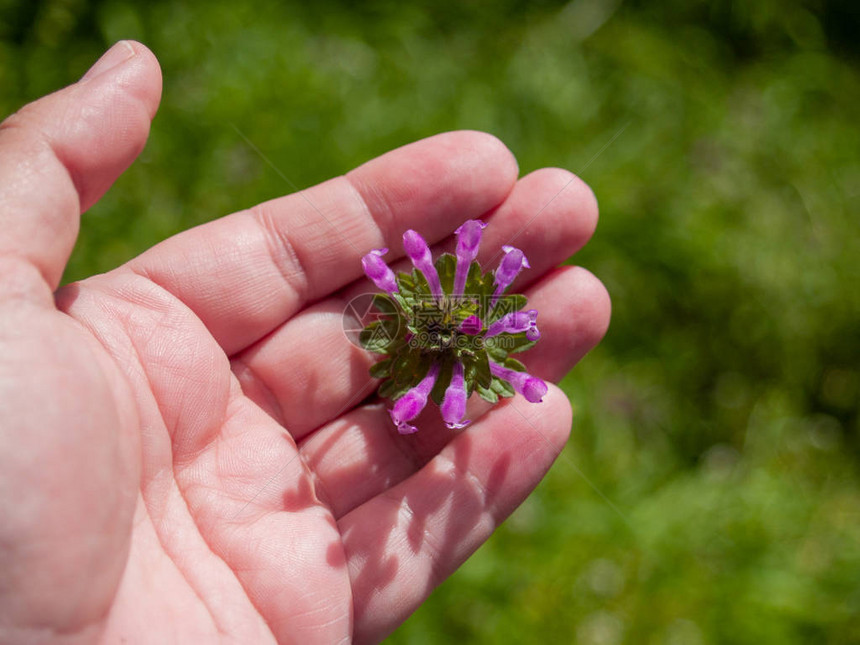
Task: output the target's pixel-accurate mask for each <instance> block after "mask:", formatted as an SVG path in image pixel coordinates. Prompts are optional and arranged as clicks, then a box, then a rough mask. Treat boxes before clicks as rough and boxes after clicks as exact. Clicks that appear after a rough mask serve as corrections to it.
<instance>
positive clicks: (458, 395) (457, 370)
mask: <svg viewBox="0 0 860 645" xmlns="http://www.w3.org/2000/svg"><path fill="white" fill-rule="evenodd" d="M439 409H440V411H441V412H442V418H443V419H444V420H445V425H447V426H448V427H449V428H452V429H453V428H464V427H466V426H467V425H469V423H470V422H469V421H468V420H467V421H463V415H464V414H466V381H465V379H464V378H463V364H462V363H461V362H459V361H457V362H456V363H454V371H453V373H452V374H451V384H450V385H449V386H448V389H446V390H445V396H444V398H443V399H442V405H441V406H440V408H439Z"/></svg>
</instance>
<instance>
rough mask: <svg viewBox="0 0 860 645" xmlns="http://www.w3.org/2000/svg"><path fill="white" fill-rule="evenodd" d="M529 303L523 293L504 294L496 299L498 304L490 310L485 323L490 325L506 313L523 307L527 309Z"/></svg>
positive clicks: (520, 309)
mask: <svg viewBox="0 0 860 645" xmlns="http://www.w3.org/2000/svg"><path fill="white" fill-rule="evenodd" d="M528 303H529V301H528V298H526V297H525V296H524V295H523V294H521V293H515V294H513V295H502V296H501V297H500V298H499V299H498V300H497V301H496V304H495V306H494V307H493V310H492V311H491V312H490V315H489V317H488V318H487V320H486V322H485V324H486V325H487V326H488V327H489V326H490V325H491V324H492V323H494V322H496V321H497V320H499V319H500V318H501V317H502V316H505V315H506V314H510V313H513V312H515V311H522V310H523V309H525V307H526V305H527V304H528Z"/></svg>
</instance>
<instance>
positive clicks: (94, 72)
mask: <svg viewBox="0 0 860 645" xmlns="http://www.w3.org/2000/svg"><path fill="white" fill-rule="evenodd" d="M134 54H135V52H134V47H132V46H131V43H130V42H128V41H127V40H120V41H119V42H118V43H116V44H115V45H114V46H113V47H111V48H110V49H108V50H107V51H106V52H105V53H104V54H102V57H101V58H99V59H98V60H97V61H96V63H95V65H93V66H92V67H90V68H89V70H87V73H86V74H84V75H83V76H82V77H81V80H82V81H86V80H88V79H91V78H93V77H95V76H98V75H99V74H103V73H105V72H106V71H108V70H110V69H113V68H114V67H116V66H117V65H119V64H121V63H124V62H125V61H127V60H128V59H129V58H131V57H132V56H134Z"/></svg>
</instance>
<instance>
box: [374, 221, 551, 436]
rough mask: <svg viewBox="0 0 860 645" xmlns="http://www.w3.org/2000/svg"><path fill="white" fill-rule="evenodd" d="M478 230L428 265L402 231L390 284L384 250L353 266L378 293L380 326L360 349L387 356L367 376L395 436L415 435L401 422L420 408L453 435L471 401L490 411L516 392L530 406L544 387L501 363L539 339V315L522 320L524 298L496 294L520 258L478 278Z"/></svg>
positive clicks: (415, 237) (510, 254)
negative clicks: (407, 266) (431, 405)
mask: <svg viewBox="0 0 860 645" xmlns="http://www.w3.org/2000/svg"><path fill="white" fill-rule="evenodd" d="M485 226H486V224H484V223H483V222H481V221H479V220H469V221H468V222H465V223H464V224H463V225H462V226H460V228H458V229H457V231H456V235H457V252H456V255H452V254H450V253H445V254H443V255H441V256H439V257H438V258H437V259H436V261H435V262H434V261H433V256H432V254H431V253H430V249H429V247H428V246H427V242H426V241H425V240H424V238H423V237H421V236H420V235H419V234H418V233H416V232H415V231H412V230H409V231H406V233H404V235H403V248H404V250H405V251H406V255H407V256H408V257H409V259H410V260H411V261H412V265H413V266H414V269H413V270H412V271H411V272H410V273H400V274H399V275H395V274H394V272H393V271H392V270H391V268H390V267H389V266H388V265H387V264H386V262H385V260H383V259H382V256H383V255H385V254H386V253H387V252H388V249H375V250H373V251H371V252H370V253H368V254H367V255H365V256H364V257H363V258H362V261H361V262H362V266H363V267H364V272H365V273H366V274H367V276H368V277H369V278H370V279H371V280H372V281H373V283H374V284H375V285H376V286H377V287H379V288H380V289H381V290H382V291H384V292H385V293H384V294H377V295H376V296H375V297H374V301H373V302H374V305H375V307H376V309H377V310H378V311H379V312H380V316H379V318H378V319H376V320H374V321H373V322H371V323H370V324H369V325H368V326H367V327H365V328H364V329H363V330H362V332H361V336H360V340H361V344H362V346H363V347H364V348H365V349H368V350H371V351H374V352H377V353H380V354H385V355H387V358H385V359H383V360H382V361H380V362H378V363H376V364H375V365H373V367H371V369H370V374H371V376H374V377H376V378H381V379H384V381H383V382H382V384H381V385H380V387H379V394H380V396H383V397H385V398H389V399H392V400H393V401H394V407H393V408H392V409H391V410H390V411H389V412H390V414H391V419H392V420H393V421H394V424H395V425H396V426H397V429H398V431H399V432H400V433H401V434H411V433H413V432H415V431H416V430H417V428H415V426H413V425H411V424H410V423H409V422H410V421H412V420H413V419H414V418H415V417H417V416H418V415H419V414H420V413H421V411H422V410H423V409H424V407H425V406H426V405H427V399H428V398H429V399H432V400H433V401H434V402H435V403H436V404H437V405H438V406H439V408H440V411H441V413H442V418H443V419H444V420H445V423H446V424H447V425H448V427H449V428H462V427H464V426H465V425H467V424H468V423H469V421H468V420H464V419H463V417H464V415H465V414H466V401H467V399H468V398H469V397H470V396H471V395H472V393H473V392H477V393H478V394H479V395H480V396H481V397H482V398H484V399H486V400H487V401H489V402H491V403H496V402H498V400H499V397H500V396H501V397H510V396H513V395H514V393H515V392H519V393H520V394H522V395H523V396H524V397H525V398H526V399H527V400H528V401H531V402H533V403H538V402H540V401H541V400H542V399H543V396H544V395H545V394H546V391H547V386H546V383H544V382H543V381H542V380H540V379H539V378H536V377H534V376H531V375H530V374H528V373H527V372H526V371H525V367H524V366H523V364H522V363H520V362H519V361H517V360H516V359H513V358H510V356H509V355H510V354H513V353H515V352H521V351H524V350H526V349H528V348H529V347H531V346H532V345H534V344H535V342H537V340H538V339H539V338H540V331H539V330H538V326H537V316H538V312H537V311H536V310H535V309H530V310H525V306H526V298H525V296H522V295H519V294H517V295H506V294H505V291H506V290H507V288H508V287H509V286H510V285H511V283H512V282H513V281H514V279H515V278H516V277H517V275H518V274H519V272H520V271H521V270H522V269H523V268H528V266H529V263H528V260H527V259H526V257H525V255H524V254H523V252H522V251H521V250H519V249H517V248H514V247H512V246H503V247H502V250H503V251H504V256H503V257H502V259H501V262H500V263H499V266H498V268H496V270H495V271H490V272H488V273H486V274H485V273H483V272H482V271H481V267H480V265H479V264H478V263H477V262H476V261H475V258H476V256H477V255H478V246H479V244H480V242H481V235H482V231H483V229H484V227H485Z"/></svg>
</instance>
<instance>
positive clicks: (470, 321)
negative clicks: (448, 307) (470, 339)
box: [458, 314, 484, 336]
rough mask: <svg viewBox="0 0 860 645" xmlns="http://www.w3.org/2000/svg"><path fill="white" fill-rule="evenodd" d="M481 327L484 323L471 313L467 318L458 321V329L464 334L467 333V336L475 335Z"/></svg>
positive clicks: (479, 331)
mask: <svg viewBox="0 0 860 645" xmlns="http://www.w3.org/2000/svg"><path fill="white" fill-rule="evenodd" d="M483 328H484V323H483V322H481V319H480V318H478V317H477V316H475V315H474V314H473V315H471V316H469V317H468V318H465V319H464V320H463V322H461V323H460V326H459V327H458V330H459V331H461V332H463V333H464V334H468V335H469V336H475V335H476V334H480V333H481V330H482V329H483Z"/></svg>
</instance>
